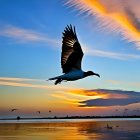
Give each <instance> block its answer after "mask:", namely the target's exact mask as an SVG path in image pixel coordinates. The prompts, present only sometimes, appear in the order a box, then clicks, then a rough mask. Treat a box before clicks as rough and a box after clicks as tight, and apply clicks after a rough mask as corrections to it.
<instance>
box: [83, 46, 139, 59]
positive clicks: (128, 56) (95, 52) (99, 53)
mask: <svg viewBox="0 0 140 140" xmlns="http://www.w3.org/2000/svg"><path fill="white" fill-rule="evenodd" d="M85 52H86V53H87V54H88V55H92V56H98V57H104V58H112V59H117V60H132V59H135V60H139V59H140V55H136V54H121V53H116V52H111V51H103V50H97V49H96V50H95V49H90V48H89V47H86V48H85Z"/></svg>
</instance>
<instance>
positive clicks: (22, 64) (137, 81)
mask: <svg viewBox="0 0 140 140" xmlns="http://www.w3.org/2000/svg"><path fill="white" fill-rule="evenodd" d="M66 2H67V1H66V0H64V1H63V0H52V1H47V0H41V1H40V0H28V1H27V0H20V1H19V0H13V1H11V0H0V44H1V45H0V77H1V91H0V100H3V99H4V101H5V102H7V104H8V102H9V100H10V97H11V95H10V94H13V97H16V98H15V99H13V102H14V101H15V102H16V101H17V100H18V99H19V98H18V96H19V95H18V91H20V90H21V95H20V96H21V97H20V99H21V98H22V96H23V95H22V92H23V91H24V96H25V100H26V99H27V98H28V96H29V94H30V98H31V100H32V99H33V98H34V96H35V95H34V93H35V94H36V92H37V91H35V90H34V89H33V88H34V87H30V86H31V85H25V84H28V83H30V84H32V85H34V84H35V85H43V86H44V87H45V85H46V86H50V87H53V89H54V88H56V87H55V86H53V82H48V81H47V82H45V79H48V78H50V77H54V76H57V75H61V73H62V72H61V66H60V56H61V41H62V32H63V30H64V28H65V26H66V25H68V24H72V25H74V26H75V27H76V32H77V36H78V39H79V41H80V43H81V46H82V48H83V50H84V52H85V55H84V58H83V63H82V66H83V70H85V71H87V70H93V71H95V72H97V73H99V74H100V75H101V78H100V79H99V78H97V77H88V78H85V79H82V80H79V81H75V82H66V83H65V82H64V83H62V87H63V86H64V87H65V86H66V87H69V88H73V87H74V88H79V89H81V88H82V89H121V90H126V91H127V90H132V91H137V92H139V91H140V75H139V71H140V65H139V62H140V50H139V46H138V45H137V44H135V42H134V43H132V42H130V41H129V40H128V39H127V37H126V39H125V40H124V39H122V34H121V33H118V32H116V31H114V32H112V31H110V30H107V29H103V28H102V27H100V26H99V25H98V23H100V22H99V21H98V19H97V18H96V16H93V15H90V16H87V14H86V13H81V14H79V13H80V12H79V9H78V8H76V7H72V6H71V4H65V3H66ZM93 2H94V1H93ZM116 12H117V11H116ZM128 34H129V33H128ZM7 78H9V79H7ZM10 78H11V79H10ZM14 78H15V79H14ZM16 78H17V79H16ZM18 78H19V79H18ZM19 80H21V81H19ZM33 80H36V81H33ZM22 82H23V83H22ZM13 83H14V84H13ZM19 83H20V84H21V83H22V84H21V85H17V84H19ZM44 87H43V88H44ZM62 87H61V85H60V88H62ZM57 91H59V90H58V89H57ZM42 92H43V93H42ZM44 92H47V94H46V96H45V97H47V98H52V99H51V100H52V101H56V100H57V99H53V97H49V96H50V95H49V93H50V92H53V91H52V90H51V89H50V88H49V89H46V91H44V89H43V91H42V89H38V93H40V94H39V95H40V96H42V94H44ZM14 93H15V94H14ZM26 93H28V95H27V96H26ZM38 93H37V94H38ZM69 96H70V95H69ZM69 96H68V97H69ZM68 97H67V98H68ZM35 98H38V96H37V97H35ZM73 98H74V97H73ZM76 98H78V97H76ZM88 99H89V98H88ZM40 101H41V98H40ZM47 101H48V100H47V99H46V102H47ZM81 101H84V100H82V99H81V100H80V102H81ZM44 102H45V101H44ZM37 103H38V102H37V99H36V103H35V106H37ZM50 104H51V103H50ZM11 105H14V104H12V103H11ZM46 105H48V104H46ZM18 106H19V107H23V105H21V106H20V105H18V103H17V107H18ZM42 106H43V105H42ZM42 106H41V108H43V107H42ZM50 106H51V105H50ZM8 107H9V106H6V105H3V108H4V109H5V110H6V109H7V108H8ZM3 108H0V109H1V110H3ZM23 108H24V107H23ZM25 108H26V107H25ZM37 109H38V106H37ZM62 110H63V109H62ZM58 112H59V113H60V114H61V107H60V110H59V109H58V111H57V113H58ZM62 112H63V111H62ZM87 112H88V111H87ZM57 113H56V114H57ZM59 113H58V114H59ZM62 114H63V113H62Z"/></svg>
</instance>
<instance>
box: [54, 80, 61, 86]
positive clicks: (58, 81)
mask: <svg viewBox="0 0 140 140" xmlns="http://www.w3.org/2000/svg"><path fill="white" fill-rule="evenodd" d="M61 82H62V79H57V80H56V81H55V83H54V84H55V85H57V84H61Z"/></svg>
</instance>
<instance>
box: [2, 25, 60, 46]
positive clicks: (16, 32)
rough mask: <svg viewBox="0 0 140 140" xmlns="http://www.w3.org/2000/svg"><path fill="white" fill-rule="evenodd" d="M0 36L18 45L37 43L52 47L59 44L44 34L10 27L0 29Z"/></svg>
mask: <svg viewBox="0 0 140 140" xmlns="http://www.w3.org/2000/svg"><path fill="white" fill-rule="evenodd" d="M0 36H3V37H7V38H12V39H14V40H15V41H16V42H18V43H27V42H36V43H37V42H39V43H49V44H53V45H56V44H57V45H58V44H60V42H59V41H58V40H57V39H53V38H50V37H49V36H48V35H46V34H43V33H40V32H37V31H33V30H29V29H24V28H20V27H16V26H12V25H5V26H2V27H0Z"/></svg>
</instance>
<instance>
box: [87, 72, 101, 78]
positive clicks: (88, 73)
mask: <svg viewBox="0 0 140 140" xmlns="http://www.w3.org/2000/svg"><path fill="white" fill-rule="evenodd" d="M91 75H96V76H98V77H100V75H99V74H98V73H95V72H93V71H87V72H85V77H87V76H91Z"/></svg>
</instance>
